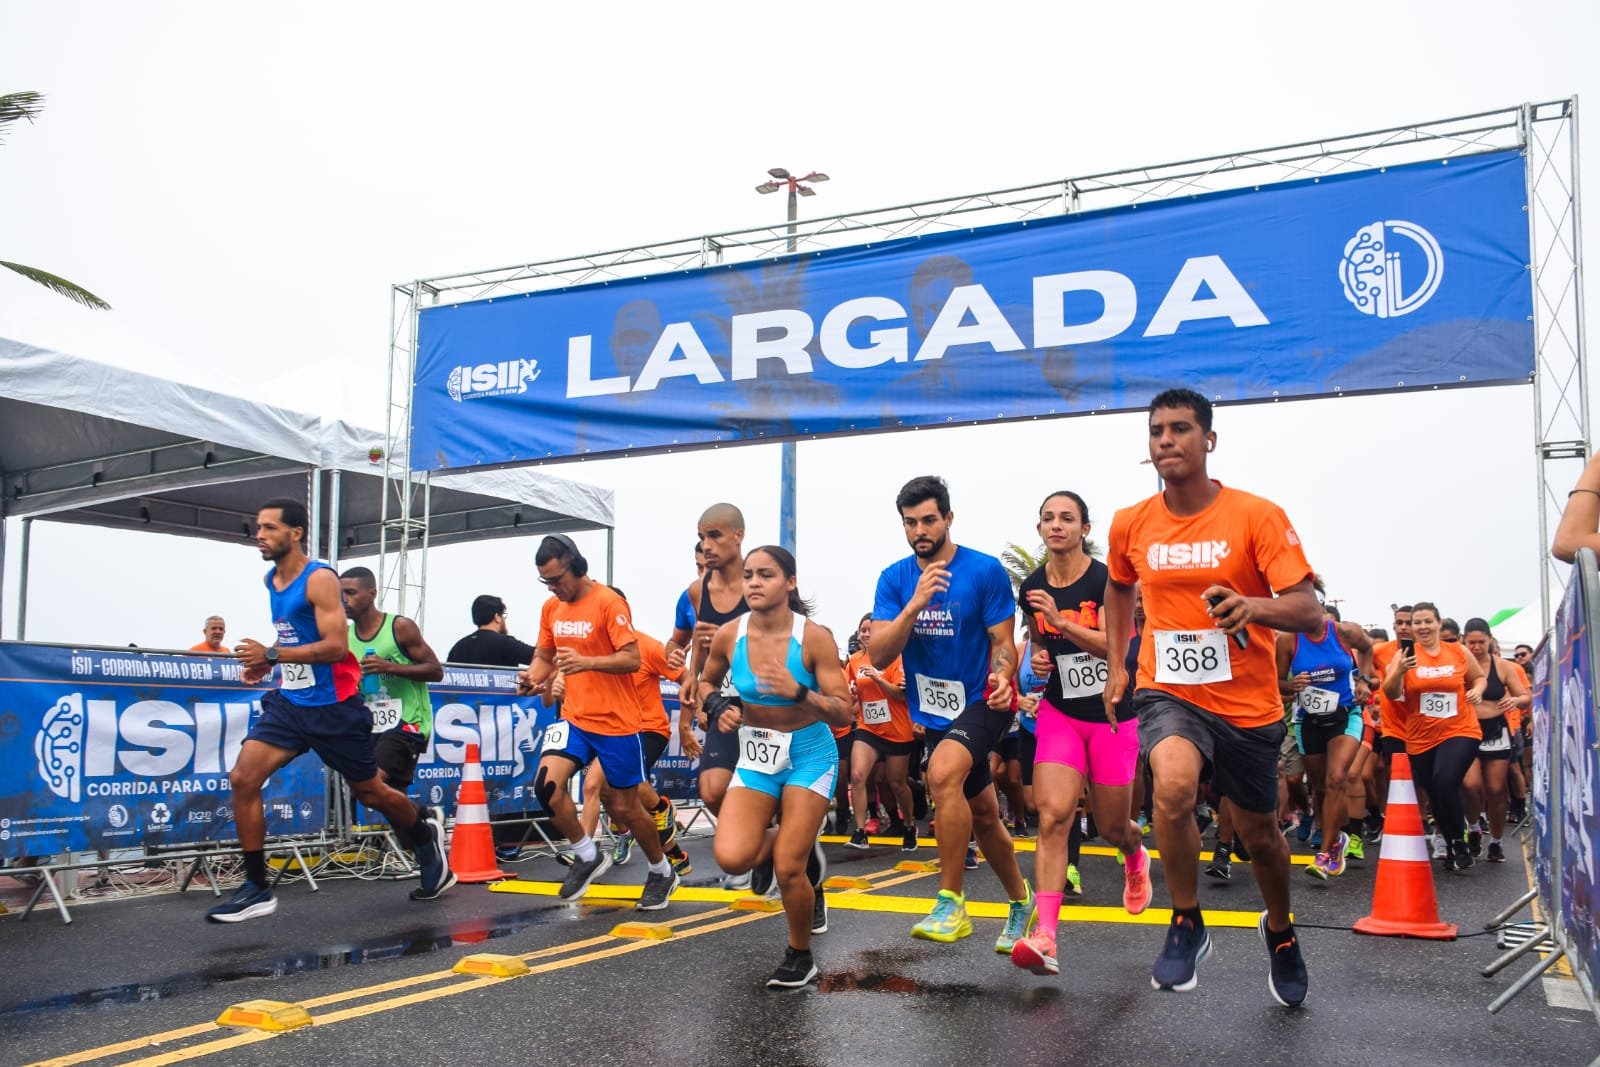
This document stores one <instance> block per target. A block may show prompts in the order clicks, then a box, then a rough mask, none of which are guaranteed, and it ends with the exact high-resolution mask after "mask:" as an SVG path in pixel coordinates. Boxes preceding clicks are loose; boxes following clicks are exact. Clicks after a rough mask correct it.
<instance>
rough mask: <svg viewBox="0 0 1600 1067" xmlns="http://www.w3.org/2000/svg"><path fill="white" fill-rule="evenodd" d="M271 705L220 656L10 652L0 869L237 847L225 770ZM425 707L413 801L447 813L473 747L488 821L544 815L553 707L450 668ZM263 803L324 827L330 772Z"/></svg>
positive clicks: (0, 710)
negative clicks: (541, 779) (539, 784)
mask: <svg viewBox="0 0 1600 1067" xmlns="http://www.w3.org/2000/svg"><path fill="white" fill-rule="evenodd" d="M264 692H266V689H265V687H262V686H247V685H244V684H243V683H241V682H240V681H239V667H238V665H237V664H236V663H234V662H233V660H231V659H228V658H227V657H222V656H201V655H188V656H185V655H160V654H155V653H140V652H133V651H129V652H101V651H87V650H85V651H77V650H73V649H69V648H58V647H52V646H45V645H28V644H17V643H12V642H0V858H7V859H9V858H15V857H18V856H41V855H43V856H47V855H52V854H56V853H61V852H75V851H84V850H88V849H99V848H105V849H122V848H136V847H139V846H141V845H185V844H194V843H197V842H202V841H213V840H232V839H233V838H234V836H235V831H234V823H233V806H232V799H231V796H230V794H229V788H228V771H229V770H230V769H231V768H232V767H233V764H234V761H235V760H236V759H237V758H238V755H239V748H240V746H242V745H243V744H244V738H245V735H246V734H248V733H249V730H250V726H251V724H252V723H254V721H255V719H256V718H257V717H258V716H259V715H260V714H261V694H262V693H264ZM675 693H676V690H674V700H675V699H676V697H675ZM431 696H432V700H433V707H434V734H433V737H432V738H431V739H430V743H429V746H428V750H427V752H425V753H424V754H423V755H422V757H421V758H420V759H419V760H418V766H417V781H416V782H415V783H414V784H413V786H412V788H411V793H412V795H413V796H416V797H417V798H418V799H422V798H426V799H427V801H428V802H429V803H438V804H443V805H445V808H446V810H447V811H453V810H454V806H455V795H456V789H457V787H458V786H459V784H460V781H461V763H462V761H463V760H464V759H465V758H466V747H467V745H468V744H469V743H471V744H478V745H479V746H480V748H481V758H482V760H483V766H484V779H485V784H486V786H487V788H488V792H489V810H490V813H491V814H492V815H508V814H513V813H519V812H523V811H530V810H536V809H537V808H538V805H537V803H535V802H534V800H533V789H532V786H533V776H534V773H535V771H536V770H537V766H538V761H537V753H538V751H539V742H540V740H541V735H542V732H543V730H544V727H545V726H547V725H549V723H551V722H552V721H554V719H555V711H554V709H553V708H551V707H549V706H547V705H545V704H544V703H543V702H542V701H540V700H538V699H537V698H533V697H519V696H517V695H516V672H515V671H512V670H495V669H492V668H470V667H447V668H446V669H445V678H444V681H443V682H441V683H440V684H438V685H436V686H433V687H431ZM691 785H692V779H691ZM265 805H266V814H267V833H268V834H269V835H273V836H281V835H286V834H310V833H316V832H317V831H319V830H321V829H323V827H324V825H325V819H326V813H325V808H324V800H323V765H322V761H321V760H319V759H318V758H317V757H316V755H315V754H314V753H306V754H305V755H304V756H302V757H300V758H299V759H296V760H294V761H293V762H292V763H290V764H289V765H288V766H287V767H285V768H284V769H283V770H281V771H279V772H278V773H277V774H275V775H273V777H272V780H271V781H270V782H269V783H268V786H267V789H266V795H265Z"/></svg>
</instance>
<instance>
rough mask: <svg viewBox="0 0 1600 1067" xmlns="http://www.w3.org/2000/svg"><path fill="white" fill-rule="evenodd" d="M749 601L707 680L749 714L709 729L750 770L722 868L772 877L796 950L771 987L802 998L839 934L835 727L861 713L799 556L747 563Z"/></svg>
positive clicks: (730, 824) (764, 554)
mask: <svg viewBox="0 0 1600 1067" xmlns="http://www.w3.org/2000/svg"><path fill="white" fill-rule="evenodd" d="M744 597H745V602H746V603H748V604H749V605H750V613H749V614H748V615H744V616H741V617H740V618H738V619H735V620H733V621H732V622H729V623H726V624H724V625H723V626H722V627H721V628H720V629H719V630H718V631H717V633H716V636H715V637H713V638H712V639H711V652H710V655H709V656H708V657H707V659H706V665H705V669H704V670H703V671H702V672H701V675H700V692H701V694H702V695H709V694H711V693H715V692H717V690H718V689H720V688H721V686H722V680H723V677H724V676H725V675H726V676H727V677H728V679H729V680H730V681H731V682H732V683H733V686H734V688H736V689H737V690H738V691H739V698H740V701H741V703H742V705H743V706H742V707H740V706H739V705H738V704H731V703H730V704H727V705H725V707H724V709H723V710H722V711H721V712H720V714H718V716H717V719H716V721H715V722H713V723H710V724H708V728H709V729H717V730H722V731H724V732H730V733H731V732H732V731H735V730H737V731H738V732H739V763H738V766H737V767H736V768H735V769H734V772H733V781H732V782H731V783H730V784H729V787H728V794H727V797H726V798H725V799H724V800H723V802H722V812H721V815H720V816H719V818H718V820H717V836H716V843H715V851H716V857H717V865H718V866H719V867H721V868H722V869H723V870H725V871H727V872H728V873H729V874H735V875H736V874H742V873H743V872H745V871H749V870H752V868H754V869H756V873H757V875H759V874H760V871H761V869H762V868H768V869H770V870H771V872H772V875H774V876H775V877H776V880H777V885H778V888H779V890H780V891H781V892H782V894H783V910H784V914H785V916H786V918H787V919H788V923H789V947H788V951H787V952H785V953H784V958H783V962H782V963H781V964H780V965H779V966H778V969H777V970H776V971H774V972H773V974H772V977H771V978H769V979H768V980H767V986H768V987H769V988H800V987H802V986H804V985H806V984H807V983H809V982H811V981H813V980H815V979H816V977H817V973H818V972H817V965H816V963H815V961H814V960H813V959H812V956H811V935H812V934H813V933H823V932H824V931H826V930H827V928H828V910H827V903H826V900H825V898H824V897H823V895H822V879H823V877H824V875H825V873H826V866H827V865H826V862H825V860H824V859H823V856H822V846H821V844H820V843H819V842H818V840H817V835H818V834H819V833H820V832H821V830H822V821H823V819H824V817H825V816H826V815H827V813H828V808H829V805H830V803H831V801H832V798H833V789H834V783H835V780H836V779H837V777H838V774H839V749H838V746H837V745H835V744H834V740H833V731H832V730H831V729H830V727H832V726H848V725H850V723H851V722H852V721H853V720H854V717H855V709H854V707H853V706H852V705H851V703H850V690H849V688H848V687H847V686H846V684H845V680H844V672H843V671H841V670H840V669H839V649H838V647H837V646H836V645H835V644H834V641H833V638H832V637H831V636H830V635H829V634H828V632H827V631H826V630H824V629H823V628H822V627H821V626H818V625H817V624H816V623H814V622H811V621H810V620H808V619H807V618H806V615H807V614H808V613H809V611H810V607H809V605H807V604H806V602H805V601H804V600H802V599H801V598H800V594H799V593H798V592H797V591H796V589H795V564H794V557H793V556H792V555H790V554H789V553H788V552H787V551H785V550H784V549H782V548H778V547H777V546H775V545H765V546H763V547H761V548H757V549H754V550H753V551H751V552H750V553H748V554H747V555H746V556H745V558H744ZM780 812H781V815H782V820H781V822H780V823H779V825H778V826H777V827H773V826H772V820H773V816H775V815H779V814H780ZM763 881H766V882H767V883H768V884H770V881H771V880H770V878H769V879H765V880H763V879H761V878H759V877H758V878H756V879H753V880H752V888H754V889H755V890H756V892H762V891H763V888H764V886H763V885H762V882H763Z"/></svg>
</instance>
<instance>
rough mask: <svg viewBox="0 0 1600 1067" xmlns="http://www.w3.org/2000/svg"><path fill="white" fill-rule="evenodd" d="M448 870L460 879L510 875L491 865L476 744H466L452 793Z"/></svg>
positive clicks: (490, 833)
mask: <svg viewBox="0 0 1600 1067" xmlns="http://www.w3.org/2000/svg"><path fill="white" fill-rule="evenodd" d="M450 869H451V870H452V871H454V872H456V878H457V879H458V880H459V881H462V882H493V881H495V880H497V879H500V878H509V877H511V876H510V875H509V874H507V873H506V872H504V871H502V870H500V869H499V868H498V867H496V866H495V865H494V831H493V830H491V829H489V795H488V794H487V793H486V792H484V789H483V765H482V764H480V763H479V762H478V746H477V745H468V746H467V761H466V763H464V764H462V766H461V788H460V789H459V790H458V791H457V792H456V829H455V833H454V834H453V835H451V838H450Z"/></svg>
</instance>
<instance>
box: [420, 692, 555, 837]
mask: <svg viewBox="0 0 1600 1067" xmlns="http://www.w3.org/2000/svg"><path fill="white" fill-rule="evenodd" d="M428 695H429V697H430V698H431V700H432V701H433V736H432V737H430V738H429V739H428V750H427V751H426V752H424V753H423V754H422V755H421V757H419V758H418V760H417V778H416V781H415V782H414V783H413V784H412V786H411V795H412V796H415V797H418V798H419V799H422V800H424V801H425V802H426V803H429V804H439V805H441V806H443V807H444V809H445V811H446V812H447V813H454V811H455V805H456V791H457V789H459V788H460V785H461V766H462V764H463V763H464V762H465V761H466V758H467V746H468V745H477V746H478V758H479V760H480V761H482V763H483V784H484V790H485V791H486V792H487V793H488V794H489V814H490V815H491V816H495V815H514V814H520V813H523V812H532V811H539V810H541V808H540V805H539V803H538V801H537V800H535V799H534V794H533V777H534V775H535V774H536V773H537V772H538V770H539V744H540V741H541V740H542V739H543V736H544V729H545V727H546V726H549V725H550V724H551V723H552V722H554V721H555V719H556V712H555V709H554V708H553V707H551V706H550V705H547V704H546V703H545V702H544V701H542V700H540V699H539V698H538V697H519V696H517V672H516V671H515V670H510V669H504V670H499V669H495V668H492V667H450V666H447V667H445V670H444V680H443V681H441V682H437V683H435V684H433V685H430V686H429V687H428Z"/></svg>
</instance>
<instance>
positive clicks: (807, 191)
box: [796, 185, 817, 196]
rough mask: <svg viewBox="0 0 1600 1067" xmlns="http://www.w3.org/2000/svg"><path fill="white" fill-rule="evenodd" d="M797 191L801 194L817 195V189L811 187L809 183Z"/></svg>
mask: <svg viewBox="0 0 1600 1067" xmlns="http://www.w3.org/2000/svg"><path fill="white" fill-rule="evenodd" d="M796 192H798V193H799V194H800V195H801V196H816V195H817V191H816V190H815V189H813V188H811V186H809V185H802V186H800V188H799V189H797V190H796Z"/></svg>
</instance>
